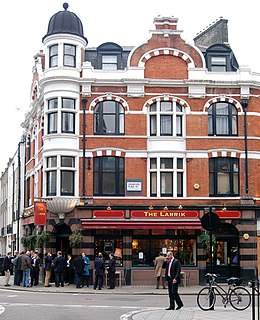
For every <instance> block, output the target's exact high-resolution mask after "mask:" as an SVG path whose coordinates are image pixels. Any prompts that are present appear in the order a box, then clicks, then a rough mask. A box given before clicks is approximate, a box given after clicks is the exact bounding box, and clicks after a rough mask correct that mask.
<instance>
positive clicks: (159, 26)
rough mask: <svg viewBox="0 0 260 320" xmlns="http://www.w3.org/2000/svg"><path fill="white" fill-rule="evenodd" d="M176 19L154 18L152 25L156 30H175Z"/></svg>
mask: <svg viewBox="0 0 260 320" xmlns="http://www.w3.org/2000/svg"><path fill="white" fill-rule="evenodd" d="M177 22H178V18H174V17H161V16H158V17H156V18H154V21H153V23H154V25H155V28H156V30H173V31H176V30H177Z"/></svg>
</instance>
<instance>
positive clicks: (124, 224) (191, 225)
mask: <svg viewBox="0 0 260 320" xmlns="http://www.w3.org/2000/svg"><path fill="white" fill-rule="evenodd" d="M81 224H82V228H83V229H201V228H202V227H201V222H200V221H183V222H180V221H178V222H167V221H163V222H162V221H158V222H157V221H156V222H149V221H129V222H128V221H93V220H90V221H82V222H81Z"/></svg>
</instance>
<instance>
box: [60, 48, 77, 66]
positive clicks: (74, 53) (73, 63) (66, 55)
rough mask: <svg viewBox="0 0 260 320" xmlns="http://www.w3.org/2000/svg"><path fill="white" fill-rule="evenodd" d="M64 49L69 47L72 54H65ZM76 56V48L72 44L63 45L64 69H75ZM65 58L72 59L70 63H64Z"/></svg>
mask: <svg viewBox="0 0 260 320" xmlns="http://www.w3.org/2000/svg"><path fill="white" fill-rule="evenodd" d="M66 47H70V48H72V49H74V52H73V53H67V52H66ZM76 54H77V47H76V46H75V45H73V44H70V43H64V44H63V65H64V67H72V68H75V67H76ZM66 58H71V59H72V63H68V64H67V63H66Z"/></svg>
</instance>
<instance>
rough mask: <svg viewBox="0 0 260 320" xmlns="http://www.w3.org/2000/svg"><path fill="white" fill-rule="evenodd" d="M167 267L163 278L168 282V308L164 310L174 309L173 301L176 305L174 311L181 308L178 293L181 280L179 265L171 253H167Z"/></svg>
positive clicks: (181, 303) (181, 304)
mask: <svg viewBox="0 0 260 320" xmlns="http://www.w3.org/2000/svg"><path fill="white" fill-rule="evenodd" d="M166 259H167V265H166V270H165V276H166V279H167V281H168V290H169V299H170V306H169V308H167V309H166V310H174V309H175V301H176V303H177V308H176V310H179V309H181V308H182V307H183V302H182V301H181V298H180V296H179V293H178V285H179V283H180V280H181V265H180V262H179V260H177V259H176V258H175V257H174V256H173V252H172V251H168V252H167V256H166Z"/></svg>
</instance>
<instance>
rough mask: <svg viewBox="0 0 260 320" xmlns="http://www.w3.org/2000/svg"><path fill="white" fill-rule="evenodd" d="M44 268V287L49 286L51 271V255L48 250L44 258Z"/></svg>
mask: <svg viewBox="0 0 260 320" xmlns="http://www.w3.org/2000/svg"><path fill="white" fill-rule="evenodd" d="M44 269H45V280H44V285H45V287H51V284H50V281H51V273H52V256H51V253H50V252H47V254H46V256H45V259H44Z"/></svg>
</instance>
